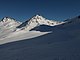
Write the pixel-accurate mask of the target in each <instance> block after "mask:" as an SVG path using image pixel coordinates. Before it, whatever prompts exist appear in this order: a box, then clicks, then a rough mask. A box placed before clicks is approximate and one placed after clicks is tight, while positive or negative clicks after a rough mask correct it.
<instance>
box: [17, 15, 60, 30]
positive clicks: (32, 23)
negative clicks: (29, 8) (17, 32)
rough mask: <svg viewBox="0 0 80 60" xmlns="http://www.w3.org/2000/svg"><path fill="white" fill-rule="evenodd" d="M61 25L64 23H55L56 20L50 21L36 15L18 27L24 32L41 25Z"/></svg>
mask: <svg viewBox="0 0 80 60" xmlns="http://www.w3.org/2000/svg"><path fill="white" fill-rule="evenodd" d="M59 24H62V22H59V21H55V20H48V19H46V18H44V17H43V16H41V15H35V16H33V17H32V18H31V19H29V20H27V21H25V22H23V23H22V24H21V25H20V26H18V28H19V29H22V30H23V29H26V30H28V31H29V30H31V29H33V28H34V27H37V26H39V25H48V26H55V25H59Z"/></svg>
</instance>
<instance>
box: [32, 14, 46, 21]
mask: <svg viewBox="0 0 80 60" xmlns="http://www.w3.org/2000/svg"><path fill="white" fill-rule="evenodd" d="M32 19H36V20H44V19H45V18H44V17H42V16H41V15H38V14H37V15H35V16H33V17H32Z"/></svg>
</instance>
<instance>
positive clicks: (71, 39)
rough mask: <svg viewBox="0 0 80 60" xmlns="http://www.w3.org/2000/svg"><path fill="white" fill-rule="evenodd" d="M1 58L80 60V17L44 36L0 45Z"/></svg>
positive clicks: (14, 59)
mask: <svg viewBox="0 0 80 60" xmlns="http://www.w3.org/2000/svg"><path fill="white" fill-rule="evenodd" d="M0 60H80V18H75V19H72V20H70V21H68V22H66V23H65V24H62V25H59V26H56V27H53V32H52V33H49V34H46V35H44V36H39V37H36V38H32V39H25V40H22V41H17V42H12V43H7V44H3V45H0Z"/></svg>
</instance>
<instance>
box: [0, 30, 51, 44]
mask: <svg viewBox="0 0 80 60" xmlns="http://www.w3.org/2000/svg"><path fill="white" fill-rule="evenodd" d="M48 33H50V32H39V31H25V30H21V31H16V32H11V33H9V34H5V36H4V37H1V38H0V44H4V43H9V42H14V41H20V40H24V39H30V38H35V37H38V36H41V35H44V34H48Z"/></svg>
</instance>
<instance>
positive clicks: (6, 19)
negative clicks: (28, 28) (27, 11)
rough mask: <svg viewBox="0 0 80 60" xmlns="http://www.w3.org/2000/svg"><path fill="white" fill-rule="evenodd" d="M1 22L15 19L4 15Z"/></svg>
mask: <svg viewBox="0 0 80 60" xmlns="http://www.w3.org/2000/svg"><path fill="white" fill-rule="evenodd" d="M1 21H2V22H11V21H15V19H14V18H10V17H4V18H3V19H2V20H1Z"/></svg>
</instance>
